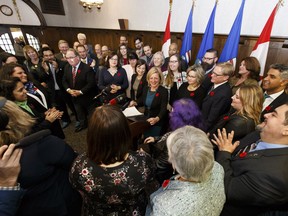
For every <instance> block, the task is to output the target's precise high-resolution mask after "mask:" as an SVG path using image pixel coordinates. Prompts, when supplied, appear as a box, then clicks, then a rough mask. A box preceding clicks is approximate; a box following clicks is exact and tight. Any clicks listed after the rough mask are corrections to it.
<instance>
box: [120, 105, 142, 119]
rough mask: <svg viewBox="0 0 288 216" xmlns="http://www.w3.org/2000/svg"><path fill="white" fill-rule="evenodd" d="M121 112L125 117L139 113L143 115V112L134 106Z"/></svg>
mask: <svg viewBox="0 0 288 216" xmlns="http://www.w3.org/2000/svg"><path fill="white" fill-rule="evenodd" d="M123 114H124V115H125V116H126V117H131V116H139V115H143V113H141V112H139V111H138V110H137V109H136V107H134V106H133V107H128V108H126V109H125V110H124V111H123Z"/></svg>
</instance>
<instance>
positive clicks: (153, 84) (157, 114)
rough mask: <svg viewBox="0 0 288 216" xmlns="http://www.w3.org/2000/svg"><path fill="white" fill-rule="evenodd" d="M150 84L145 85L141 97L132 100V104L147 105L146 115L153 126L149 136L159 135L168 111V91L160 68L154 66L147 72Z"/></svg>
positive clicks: (149, 130)
mask: <svg viewBox="0 0 288 216" xmlns="http://www.w3.org/2000/svg"><path fill="white" fill-rule="evenodd" d="M147 82H148V86H145V87H144V89H143V93H142V95H141V97H140V98H138V99H137V100H136V101H131V102H130V106H140V107H141V106H143V105H144V106H145V111H144V115H145V116H146V117H147V118H148V119H147V121H148V122H149V124H150V125H151V126H152V127H150V129H148V131H146V133H145V134H144V136H145V137H148V136H159V135H160V133H161V129H162V126H163V123H164V118H165V117H166V113H167V104H168V91H167V89H165V88H164V87H163V86H162V83H163V75H162V72H161V71H160V69H159V68H157V67H152V68H151V69H150V70H149V71H148V73H147Z"/></svg>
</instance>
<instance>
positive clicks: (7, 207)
mask: <svg viewBox="0 0 288 216" xmlns="http://www.w3.org/2000/svg"><path fill="white" fill-rule="evenodd" d="M24 194H25V190H22V189H20V190H0V215H2V216H10V215H15V214H16V211H17V209H18V207H19V205H20V203H21V200H22V198H23V196H24Z"/></svg>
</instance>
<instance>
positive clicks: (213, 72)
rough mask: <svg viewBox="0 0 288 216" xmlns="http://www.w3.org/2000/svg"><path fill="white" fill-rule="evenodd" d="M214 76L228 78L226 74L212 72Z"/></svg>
mask: <svg viewBox="0 0 288 216" xmlns="http://www.w3.org/2000/svg"><path fill="white" fill-rule="evenodd" d="M212 74H214V75H215V76H216V77H218V76H226V75H224V74H217V73H215V72H214V71H213V72H212Z"/></svg>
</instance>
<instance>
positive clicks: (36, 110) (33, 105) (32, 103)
mask: <svg viewBox="0 0 288 216" xmlns="http://www.w3.org/2000/svg"><path fill="white" fill-rule="evenodd" d="M27 105H28V106H29V107H30V109H31V110H32V112H33V114H34V115H33V114H31V113H30V112H28V111H27V110H25V109H23V108H22V107H20V108H21V109H22V110H23V111H24V112H26V113H28V114H29V115H30V116H31V117H33V118H35V119H36V123H35V125H33V127H32V131H31V133H35V132H37V131H40V130H45V129H49V130H51V132H52V135H54V136H57V137H59V138H61V139H64V138H65V134H64V132H63V130H62V128H61V125H60V122H59V120H56V121H54V122H53V123H50V122H49V121H47V120H45V112H46V111H47V109H46V108H45V107H43V106H42V105H41V104H40V103H38V101H36V100H35V99H34V98H32V97H30V96H29V95H28V98H27Z"/></svg>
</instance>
